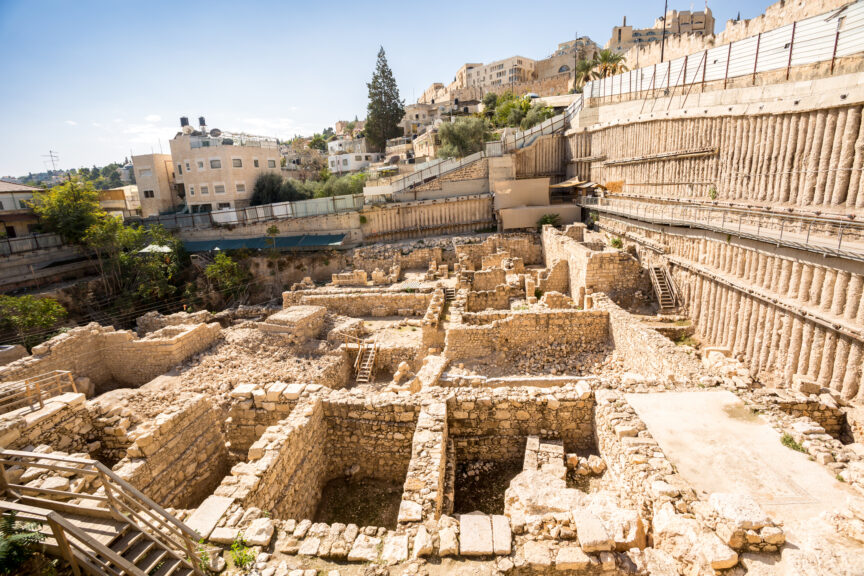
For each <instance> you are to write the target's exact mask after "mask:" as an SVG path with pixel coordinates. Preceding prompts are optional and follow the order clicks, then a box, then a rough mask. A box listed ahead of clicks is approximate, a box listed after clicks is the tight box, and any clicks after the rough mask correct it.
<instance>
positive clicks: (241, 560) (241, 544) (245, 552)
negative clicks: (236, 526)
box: [231, 534, 255, 569]
mask: <svg viewBox="0 0 864 576" xmlns="http://www.w3.org/2000/svg"><path fill="white" fill-rule="evenodd" d="M231 561H232V562H233V563H234V566H235V567H237V568H241V569H244V568H248V567H249V566H252V564H253V563H254V562H255V554H254V553H253V552H252V551H251V550H250V549H249V548H248V547H247V546H246V542H245V541H244V540H243V535H242V534H238V535H237V538H235V539H234V542H232V543H231Z"/></svg>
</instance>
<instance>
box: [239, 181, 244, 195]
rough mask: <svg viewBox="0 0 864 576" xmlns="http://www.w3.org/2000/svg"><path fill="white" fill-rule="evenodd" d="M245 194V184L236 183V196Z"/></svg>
mask: <svg viewBox="0 0 864 576" xmlns="http://www.w3.org/2000/svg"><path fill="white" fill-rule="evenodd" d="M245 193H246V184H245V183H243V182H237V194H245Z"/></svg>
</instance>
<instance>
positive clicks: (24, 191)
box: [0, 180, 43, 238]
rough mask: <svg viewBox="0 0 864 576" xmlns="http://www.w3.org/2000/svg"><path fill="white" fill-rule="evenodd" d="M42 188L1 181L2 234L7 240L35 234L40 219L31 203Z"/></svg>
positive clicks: (0, 221)
mask: <svg viewBox="0 0 864 576" xmlns="http://www.w3.org/2000/svg"><path fill="white" fill-rule="evenodd" d="M42 191H43V190H42V189H41V188H36V187H34V186H26V185H24V184H17V183H15V182H7V181H6V180H0V232H2V233H3V234H0V235H5V236H6V237H7V238H20V237H21V236H28V235H30V234H33V233H35V230H36V225H37V223H38V219H37V218H36V214H35V213H34V212H33V208H32V207H31V203H32V201H33V194H35V193H37V192H42Z"/></svg>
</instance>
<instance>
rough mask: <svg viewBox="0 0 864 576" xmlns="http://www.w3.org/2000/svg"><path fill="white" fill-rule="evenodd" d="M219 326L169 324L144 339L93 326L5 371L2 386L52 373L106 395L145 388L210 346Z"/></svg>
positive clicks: (68, 334)
mask: <svg viewBox="0 0 864 576" xmlns="http://www.w3.org/2000/svg"><path fill="white" fill-rule="evenodd" d="M220 330H221V328H220V326H219V325H218V324H198V325H195V326H190V325H178V326H168V327H165V328H162V329H161V330H158V331H156V332H152V333H150V334H148V335H147V336H145V337H144V338H135V335H134V333H132V332H130V331H128V330H120V331H116V330H114V328H112V327H110V326H100V325H99V324H96V323H95V322H94V323H91V324H88V325H87V326H82V327H80V328H74V329H72V330H70V331H69V332H66V333H65V334H60V335H59V336H55V337H54V338H52V339H51V340H48V341H47V342H45V343H43V344H40V345H39V346H35V347H34V348H33V355H32V356H28V357H26V358H22V359H20V360H17V361H15V362H12V363H11V364H8V365H6V366H4V367H2V368H0V382H9V381H15V380H21V379H24V378H28V377H31V376H36V375H38V374H44V373H46V372H50V371H52V370H68V371H70V372H72V374H74V375H75V376H76V377H85V378H89V379H90V380H91V381H92V382H93V384H94V385H95V388H96V393H97V394H98V393H101V392H103V391H104V390H106V389H108V388H110V387H111V386H112V385H116V384H117V383H119V384H122V385H126V386H136V387H137V386H141V385H142V384H145V383H147V382H149V381H150V380H152V379H153V378H155V377H156V376H159V375H160V374H163V373H164V372H166V371H168V370H169V369H170V368H172V367H174V366H176V365H177V364H179V363H181V362H182V361H183V360H185V359H186V358H188V357H189V356H191V355H193V354H196V353H198V352H201V351H202V350H204V349H206V348H207V347H209V346H210V345H211V344H212V343H213V342H214V341H215V340H216V338H218V336H219V332H220Z"/></svg>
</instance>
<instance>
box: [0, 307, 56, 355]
mask: <svg viewBox="0 0 864 576" xmlns="http://www.w3.org/2000/svg"><path fill="white" fill-rule="evenodd" d="M64 318H66V309H65V308H64V307H63V306H62V305H61V304H60V303H59V302H57V301H56V300H52V299H51V298H36V297H35V296H30V295H25V296H0V325H4V326H6V327H8V328H11V329H12V330H15V332H16V333H17V334H18V337H19V338H20V339H21V342H22V343H23V344H24V345H25V346H26V347H27V348H28V349H29V348H32V347H33V346H35V345H36V344H38V343H39V342H41V341H43V340H45V338H44V337H45V335H46V332H47V331H48V330H50V329H51V328H54V327H55V326H56V325H57V323H58V322H60V321H61V320H63V319H64Z"/></svg>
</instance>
